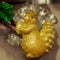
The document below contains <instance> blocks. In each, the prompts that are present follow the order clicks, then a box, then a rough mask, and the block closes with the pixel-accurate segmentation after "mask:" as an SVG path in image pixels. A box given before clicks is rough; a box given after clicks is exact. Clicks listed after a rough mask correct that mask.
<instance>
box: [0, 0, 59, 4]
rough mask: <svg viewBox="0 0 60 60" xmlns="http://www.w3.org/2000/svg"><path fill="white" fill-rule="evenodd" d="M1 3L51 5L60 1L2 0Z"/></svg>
mask: <svg viewBox="0 0 60 60" xmlns="http://www.w3.org/2000/svg"><path fill="white" fill-rule="evenodd" d="M1 1H6V2H13V3H21V2H22V3H24V2H29V3H32V2H33V3H35V4H50V3H60V0H0V2H1Z"/></svg>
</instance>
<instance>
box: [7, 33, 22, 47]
mask: <svg viewBox="0 0 60 60" xmlns="http://www.w3.org/2000/svg"><path fill="white" fill-rule="evenodd" d="M21 41H22V40H21V38H20V37H19V36H17V35H15V34H13V33H10V34H9V35H8V39H7V42H8V43H9V44H11V45H12V46H20V44H21Z"/></svg>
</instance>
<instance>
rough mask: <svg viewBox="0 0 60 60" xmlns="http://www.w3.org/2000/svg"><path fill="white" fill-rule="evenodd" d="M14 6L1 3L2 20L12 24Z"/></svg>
mask: <svg viewBox="0 0 60 60" xmlns="http://www.w3.org/2000/svg"><path fill="white" fill-rule="evenodd" d="M13 10H14V8H13V5H11V4H8V3H5V2H0V19H2V20H3V21H5V22H11V21H12V20H13V16H14V14H13Z"/></svg>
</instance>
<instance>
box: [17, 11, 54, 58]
mask: <svg viewBox="0 0 60 60" xmlns="http://www.w3.org/2000/svg"><path fill="white" fill-rule="evenodd" d="M36 16H38V15H37V13H36V12H33V11H32V10H30V11H27V12H26V15H25V17H24V22H22V21H18V22H17V24H16V32H17V34H22V35H23V38H22V49H23V50H24V51H25V53H26V57H27V58H36V57H40V56H41V55H43V54H44V53H45V52H48V51H49V50H50V49H51V48H52V45H53V40H54V28H53V25H52V22H51V20H49V19H47V20H45V23H44V25H43V26H42V28H41V30H39V29H38V24H37V20H38V18H37V17H36Z"/></svg>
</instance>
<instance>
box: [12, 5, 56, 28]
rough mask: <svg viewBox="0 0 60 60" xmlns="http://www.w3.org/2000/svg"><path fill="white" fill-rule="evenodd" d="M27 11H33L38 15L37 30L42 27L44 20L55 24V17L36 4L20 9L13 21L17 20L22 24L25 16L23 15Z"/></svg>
mask: <svg viewBox="0 0 60 60" xmlns="http://www.w3.org/2000/svg"><path fill="white" fill-rule="evenodd" d="M27 10H33V11H37V12H38V13H39V15H38V26H39V28H41V27H42V25H43V24H44V22H45V20H46V18H48V19H50V20H51V21H52V23H55V22H56V17H55V16H54V15H52V14H51V12H50V11H49V10H48V9H46V8H43V7H41V6H39V5H37V4H36V5H34V4H33V5H27V6H24V7H21V8H20V9H18V11H17V12H16V14H15V16H14V18H13V20H14V21H16V22H17V21H19V20H21V21H23V22H24V16H25V13H26V11H27Z"/></svg>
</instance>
